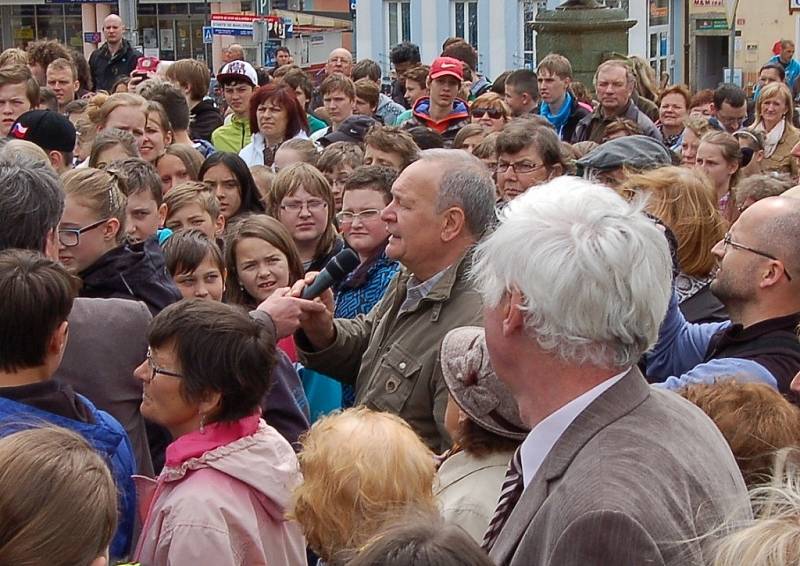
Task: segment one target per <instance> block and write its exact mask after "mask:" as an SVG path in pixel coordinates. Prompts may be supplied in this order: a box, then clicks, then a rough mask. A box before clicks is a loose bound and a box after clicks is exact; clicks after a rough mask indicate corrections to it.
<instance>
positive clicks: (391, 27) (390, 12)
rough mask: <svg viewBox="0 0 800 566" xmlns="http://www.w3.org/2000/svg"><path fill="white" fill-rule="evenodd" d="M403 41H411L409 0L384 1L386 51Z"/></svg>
mask: <svg viewBox="0 0 800 566" xmlns="http://www.w3.org/2000/svg"><path fill="white" fill-rule="evenodd" d="M404 41H411V2H386V42H387V49H386V53H389V52H390V51H391V50H392V47H394V46H395V45H397V44H398V43H402V42H404Z"/></svg>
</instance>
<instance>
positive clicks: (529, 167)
mask: <svg viewBox="0 0 800 566" xmlns="http://www.w3.org/2000/svg"><path fill="white" fill-rule="evenodd" d="M542 167H544V163H538V164H537V163H531V162H530V161H517V162H516V163H509V162H507V161H498V162H497V167H495V171H497V172H498V173H505V172H506V171H508V170H509V169H513V170H514V172H515V173H516V174H517V175H527V174H528V173H533V172H534V171H536V170H537V169H541V168H542Z"/></svg>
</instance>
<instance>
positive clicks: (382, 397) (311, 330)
mask: <svg viewBox="0 0 800 566" xmlns="http://www.w3.org/2000/svg"><path fill="white" fill-rule="evenodd" d="M381 218H382V220H383V221H384V222H385V223H386V226H387V230H388V232H389V243H388V245H387V247H386V255H387V256H389V257H390V258H392V259H394V260H397V261H399V262H400V263H401V264H402V265H403V268H404V269H403V270H402V271H401V273H399V274H398V275H397V276H396V277H395V278H394V280H393V281H392V283H391V284H390V285H389V288H388V289H387V290H386V293H385V294H384V296H383V299H382V300H381V301H380V302H379V303H378V304H377V305H376V306H375V308H373V309H372V310H371V311H370V313H369V314H368V315H366V316H359V317H358V318H356V319H353V320H347V319H336V320H334V319H333V304H332V295H331V294H330V292H327V294H326V295H325V296H324V299H325V301H326V304H327V307H328V308H327V310H325V311H323V312H309V313H308V314H307V315H306V316H305V319H304V320H303V322H302V330H303V332H302V333H299V334H298V335H296V336H295V339H296V340H297V345H298V350H300V358H301V360H302V361H303V363H304V364H305V365H306V366H307V367H310V368H312V369H315V370H318V371H321V372H322V373H324V374H326V375H329V376H331V377H333V378H335V379H338V380H340V381H342V382H343V383H349V384H352V385H354V386H355V389H356V403H357V404H363V405H367V406H368V407H370V408H372V409H375V410H379V411H388V412H391V413H395V414H397V415H399V416H401V417H402V418H404V419H405V420H406V421H407V422H408V423H409V424H410V425H411V426H412V428H414V430H415V431H416V432H417V434H419V435H420V436H421V437H422V439H423V440H424V441H425V442H426V443H427V444H428V445H429V446H431V447H432V448H434V449H436V450H442V449H444V448H447V447H448V446H449V443H450V441H449V438H448V435H447V432H446V429H445V426H444V413H445V409H446V407H447V388H446V386H445V383H444V380H443V378H442V373H441V365H440V364H439V360H438V357H439V348H440V345H441V342H442V339H443V338H444V336H445V334H447V332H448V331H450V330H452V329H453V328H457V327H460V326H469V325H473V326H474V325H475V324H480V317H481V304H480V297H479V296H478V294H477V293H476V292H475V290H474V288H473V286H472V284H471V283H470V281H469V279H468V277H467V272H468V271H469V266H470V265H471V261H472V260H471V257H472V254H471V251H472V249H473V247H474V244H475V242H477V241H478V239H480V237H481V235H482V234H483V233H484V231H485V230H486V229H487V228H488V227H489V226H490V224H491V223H492V221H493V219H494V185H493V183H492V181H491V178H490V177H489V175H488V173H487V172H486V169H485V167H484V166H483V164H482V163H481V162H480V161H479V160H478V159H477V158H475V157H473V156H471V155H468V154H466V153H465V152H461V151H457V150H448V149H436V150H427V151H423V152H422V153H421V155H420V158H419V159H418V160H417V161H415V162H414V163H412V164H411V165H409V166H408V167H406V168H405V169H404V170H403V172H402V173H400V175H399V176H398V177H397V180H396V181H395V182H394V185H392V200H391V202H390V203H389V204H388V205H387V206H386V208H384V209H383V211H382V212H381ZM310 279H311V277H309V278H308V279H307V280H306V282H308V281H309V280H310ZM301 288H302V282H301V284H300V285H299V287H298V286H297V285H296V286H295V288H294V289H293V291H294V292H295V294H299V290H300V289H301ZM276 293H277V292H276ZM278 296H280V295H278ZM293 300H295V301H300V302H301V303H302V299H293ZM268 302H269V301H268ZM267 310H268V312H269V309H267ZM271 314H272V312H271Z"/></svg>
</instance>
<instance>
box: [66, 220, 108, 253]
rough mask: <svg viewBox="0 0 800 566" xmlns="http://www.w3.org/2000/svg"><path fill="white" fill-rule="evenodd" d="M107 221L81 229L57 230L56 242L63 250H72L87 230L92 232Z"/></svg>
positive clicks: (99, 221) (100, 221) (94, 223)
mask: <svg viewBox="0 0 800 566" xmlns="http://www.w3.org/2000/svg"><path fill="white" fill-rule="evenodd" d="M108 220H110V219H109V218H103V219H102V220H98V221H97V222H93V223H92V224H89V225H88V226H84V227H83V228H59V229H58V241H59V243H60V244H61V245H62V246H64V247H65V248H74V247H75V246H77V245H78V244H80V243H81V234H83V233H84V232H88V231H89V230H94V229H95V228H97V227H98V226H101V225H102V224H103V223H105V222H108Z"/></svg>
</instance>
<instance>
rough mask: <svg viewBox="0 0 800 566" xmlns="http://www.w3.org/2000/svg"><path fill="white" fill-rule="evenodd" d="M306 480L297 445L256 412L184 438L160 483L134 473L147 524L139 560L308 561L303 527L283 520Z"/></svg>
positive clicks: (175, 446)
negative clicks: (290, 443) (291, 443)
mask: <svg viewBox="0 0 800 566" xmlns="http://www.w3.org/2000/svg"><path fill="white" fill-rule="evenodd" d="M251 430H252V431H253V432H252V433H250V431H251ZM248 433H249V434H248ZM301 481H302V476H301V474H300V471H299V466H298V463H297V457H296V456H295V453H294V450H292V447H291V446H290V445H289V443H288V442H287V441H286V440H285V439H284V438H283V437H282V436H281V435H280V434H279V433H278V432H277V431H276V430H275V429H273V428H272V427H270V426H268V425H267V424H266V423H265V422H264V421H263V420H260V419H259V418H258V417H257V416H254V417H247V418H245V419H242V420H240V421H238V422H237V423H229V424H228V425H212V426H210V427H207V429H206V431H205V434H203V435H200V433H199V432H195V433H190V434H188V435H185V436H183V437H181V438H179V439H178V440H177V441H175V442H173V443H172V444H171V445H170V446H169V448H168V449H167V463H166V465H165V467H164V470H163V472H162V473H161V475H160V476H159V477H158V479H157V481H154V480H149V479H147V478H137V489H139V490H140V491H139V498H140V499H139V501H140V513H141V515H142V523H143V525H144V527H143V529H142V537H141V540H140V541H139V545H138V549H137V559H138V560H139V561H141V563H142V564H143V566H149V565H161V564H176V565H177V564H189V563H193V562H192V560H194V559H196V558H198V557H200V558H201V559H202V561H206V562H205V563H208V564H211V563H213V564H219V565H225V564H248V565H249V564H261V563H262V562H263V563H264V564H266V563H267V560H268V561H269V563H270V564H287V565H290V566H293V565H295V564H305V540H304V538H303V536H302V532H301V531H300V528H299V525H297V524H296V523H294V522H291V521H287V520H286V519H285V518H284V514H285V513H286V510H287V506H288V505H289V501H290V499H291V494H292V490H293V489H294V488H295V487H296V486H297V485H299V483H300V482H301ZM194 563H198V562H196V561H195V562H194Z"/></svg>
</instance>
